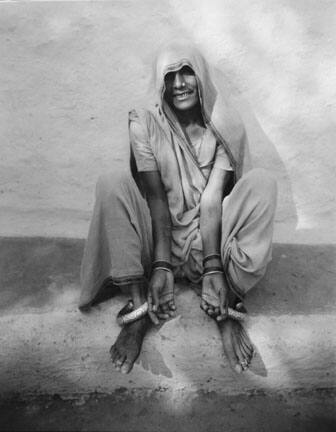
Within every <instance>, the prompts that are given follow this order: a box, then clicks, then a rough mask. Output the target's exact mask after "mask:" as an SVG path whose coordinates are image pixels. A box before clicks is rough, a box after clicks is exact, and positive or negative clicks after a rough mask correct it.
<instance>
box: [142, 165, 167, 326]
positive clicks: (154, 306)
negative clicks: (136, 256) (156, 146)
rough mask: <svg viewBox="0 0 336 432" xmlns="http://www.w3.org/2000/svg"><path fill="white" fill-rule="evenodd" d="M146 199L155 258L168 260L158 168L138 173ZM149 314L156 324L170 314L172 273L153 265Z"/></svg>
mask: <svg viewBox="0 0 336 432" xmlns="http://www.w3.org/2000/svg"><path fill="white" fill-rule="evenodd" d="M140 179H141V181H142V184H143V188H144V192H145V196H146V200H147V203H148V207H149V211H150V214H151V218H152V231H153V243H154V261H167V262H169V263H170V262H171V219H170V212H169V207H168V201H167V195H166V192H165V190H164V187H163V184H162V181H161V177H160V174H159V172H158V171H144V172H141V173H140ZM148 304H149V314H150V317H151V319H152V321H153V322H154V324H158V323H159V320H158V317H159V318H161V319H167V318H169V317H170V316H173V314H174V310H175V302H174V276H173V273H172V272H171V271H165V270H162V269H155V270H154V271H153V273H152V275H151V278H150V282H149V292H148Z"/></svg>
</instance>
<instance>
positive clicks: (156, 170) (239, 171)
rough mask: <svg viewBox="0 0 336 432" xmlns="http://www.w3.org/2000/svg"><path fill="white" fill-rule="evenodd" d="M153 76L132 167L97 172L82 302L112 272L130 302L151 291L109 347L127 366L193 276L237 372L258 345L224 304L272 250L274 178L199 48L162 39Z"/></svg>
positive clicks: (133, 136)
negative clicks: (180, 285) (255, 160)
mask: <svg viewBox="0 0 336 432" xmlns="http://www.w3.org/2000/svg"><path fill="white" fill-rule="evenodd" d="M153 84H154V85H153V89H154V91H155V93H156V101H155V102H154V103H153V104H152V105H150V106H149V107H148V108H147V109H144V110H139V111H137V112H136V111H134V110H133V111H131V112H130V114H129V134H130V142H131V154H132V159H133V162H135V164H133V168H134V169H133V176H132V175H131V172H128V171H125V172H120V171H117V172H116V171H114V172H113V173H111V174H109V175H105V176H103V177H101V178H100V179H99V181H98V183H97V189H96V203H95V208H94V213H93V217H92V221H91V225H90V230H89V235H88V240H87V242H86V247H85V251H84V257H83V262H82V270H81V281H82V293H81V299H80V308H83V309H84V308H88V307H89V306H90V305H91V304H92V301H93V299H94V298H95V297H96V295H97V293H98V292H99V290H100V288H101V287H102V285H103V283H104V281H105V280H107V279H108V278H112V280H113V283H114V285H118V286H120V287H122V288H125V289H126V291H127V292H128V293H129V294H130V295H131V297H132V303H133V307H134V308H135V309H137V308H139V307H141V306H142V305H143V304H144V303H145V302H146V301H148V304H149V311H148V314H146V315H145V316H143V317H142V318H140V319H138V320H136V321H134V322H132V323H129V324H127V325H125V326H124V327H123V328H122V330H121V332H120V334H119V336H118V338H117V340H116V342H115V344H114V345H113V346H112V348H111V351H110V352H111V358H112V362H113V364H114V366H115V367H116V369H118V370H120V371H121V372H123V373H128V372H130V371H131V369H132V367H133V364H134V361H135V360H136V358H137V357H138V355H139V353H140V350H141V345H142V341H143V338H144V336H145V334H146V331H147V330H148V328H149V326H150V325H151V323H152V322H153V323H154V324H158V323H159V322H160V320H166V319H168V318H170V317H171V316H173V315H174V313H175V309H176V307H175V303H174V278H178V277H184V278H188V279H189V280H190V281H191V282H193V283H199V284H201V292H202V295H201V307H202V309H203V310H204V311H205V312H206V313H207V314H208V315H209V316H210V317H211V318H213V319H214V321H215V322H216V324H217V326H218V329H219V331H220V333H221V337H222V341H223V348H224V351H225V353H226V355H227V358H228V360H229V362H230V365H231V367H232V368H233V369H234V370H236V371H237V372H242V371H243V370H245V369H247V368H248V366H249V364H250V362H251V359H252V356H253V346H252V343H251V341H250V339H249V337H248V335H247V333H246V331H245V330H244V328H243V326H242V324H241V323H240V322H239V321H238V320H236V319H234V318H232V317H231V316H230V315H229V313H228V311H230V310H232V309H236V310H237V308H238V306H240V305H241V304H242V303H241V302H242V300H243V299H244V296H245V295H246V293H247V292H248V291H249V290H250V289H251V288H252V287H253V286H254V285H255V284H256V283H257V282H258V281H259V280H260V279H261V277H262V276H263V275H264V273H265V270H266V266H267V264H268V262H269V261H270V259H271V247H272V232H273V220H274V213H275V207H276V195H277V191H276V184H275V181H274V180H273V179H272V178H271V177H270V176H269V175H268V174H267V173H266V172H265V171H262V170H250V167H249V152H248V144H247V137H246V134H245V130H244V127H243V125H242V123H241V121H240V120H239V118H238V116H237V115H236V113H235V112H234V111H233V110H232V109H231V108H230V107H229V106H228V105H227V103H226V102H225V100H224V99H223V98H222V97H221V95H220V92H219V90H218V89H217V88H216V86H215V83H214V81H213V79H212V78H211V75H210V71H209V68H208V66H207V64H206V62H205V60H204V58H203V57H202V55H201V54H200V53H199V52H198V51H197V50H196V49H194V48H190V46H187V45H184V44H181V43H174V44H171V45H169V46H168V47H166V48H165V49H163V50H162V51H161V53H160V55H159V56H158V58H157V61H156V64H155V72H154V83H153ZM237 305H238V306H237ZM228 308H230V309H228Z"/></svg>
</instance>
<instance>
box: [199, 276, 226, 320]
mask: <svg viewBox="0 0 336 432" xmlns="http://www.w3.org/2000/svg"><path fill="white" fill-rule="evenodd" d="M201 308H202V309H203V310H204V311H205V312H206V313H207V314H208V315H209V316H210V317H211V318H214V319H216V320H217V321H222V320H224V319H226V318H227V316H228V286H227V282H226V280H225V276H224V273H214V274H209V275H205V276H204V277H203V281H202V300H201Z"/></svg>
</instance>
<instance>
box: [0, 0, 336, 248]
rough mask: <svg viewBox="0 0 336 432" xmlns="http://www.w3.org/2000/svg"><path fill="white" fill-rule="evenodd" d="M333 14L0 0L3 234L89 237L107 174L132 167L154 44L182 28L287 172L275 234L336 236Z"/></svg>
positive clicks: (245, 4)
mask: <svg viewBox="0 0 336 432" xmlns="http://www.w3.org/2000/svg"><path fill="white" fill-rule="evenodd" d="M335 12H336V6H335V2H334V1H330V0H320V1H318V2H314V1H307V0H305V1H303V0H296V1H294V0H249V1H247V0H238V1H237V0H234V1H233V0H225V1H220V0H207V1H201V0H189V1H188V2H184V1H181V0H168V1H160V2H158V1H155V0H143V1H141V2H140V1H136V0H123V1H106V2H1V3H0V34H1V44H0V58H1V62H0V77H1V79H0V146H1V159H0V218H1V219H0V222H1V233H0V234H2V235H46V236H53V235H63V236H68V237H79V238H81V237H85V236H86V232H87V227H88V221H89V218H90V214H91V210H92V206H93V199H94V186H95V181H96V179H97V177H98V175H99V174H100V173H102V172H106V171H109V170H112V169H113V167H114V166H115V164H124V166H125V167H126V164H127V160H128V136H127V113H128V111H129V109H130V108H132V107H134V106H138V105H140V104H142V103H143V101H144V100H145V97H146V92H147V88H148V82H149V77H150V71H151V61H152V57H153V52H154V51H155V50H156V48H157V47H158V46H159V45H160V44H161V43H162V42H165V41H167V40H169V39H170V38H171V37H176V36H177V37H179V36H181V37H187V38H190V39H191V40H192V41H194V42H195V43H197V44H199V46H200V48H201V49H202V50H203V52H204V53H205V55H206V57H207V58H208V59H209V61H210V63H211V64H212V66H213V68H214V70H215V72H216V74H217V75H218V76H219V77H220V78H221V83H222V86H223V88H224V90H225V91H226V92H227V95H228V97H230V98H231V100H232V101H233V102H234V103H235V104H236V105H237V107H238V109H239V111H240V113H241V115H242V117H243V119H244V121H245V123H246V126H247V130H248V134H249V138H250V141H251V147H252V153H253V155H254V160H255V162H256V164H257V165H263V166H266V167H268V168H269V169H271V170H272V171H273V173H274V174H275V176H276V177H277V179H278V182H279V189H280V196H279V208H278V212H277V225H276V233H275V236H276V239H278V240H280V241H282V242H283V241H291V242H293V239H295V238H296V241H297V242H300V241H305V240H307V239H308V240H307V241H309V242H310V243H318V242H330V241H331V242H333V241H334V238H335V235H334V233H333V232H332V226H333V225H334V224H333V221H334V219H333V218H334V213H333V210H334V203H333V202H334V193H333V186H334V185H335V179H334V169H333V167H334V157H335V151H334V142H335V135H336V128H335V118H336V116H335V91H336V90H335V89H336V76H335V73H334V71H335V69H336V55H335V43H334V41H335V36H336V25H335V24H336V22H335V21H336V19H335V17H336V13H335ZM295 236H296V237H295ZM300 236H301V237H300Z"/></svg>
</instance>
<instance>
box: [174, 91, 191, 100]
mask: <svg viewBox="0 0 336 432" xmlns="http://www.w3.org/2000/svg"><path fill="white" fill-rule="evenodd" d="M191 94H192V91H190V90H188V91H185V92H183V93H178V94H175V95H174V97H175V98H176V99H177V100H178V101H183V100H185V99H187V98H188V97H189V96H190V95H191Z"/></svg>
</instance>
